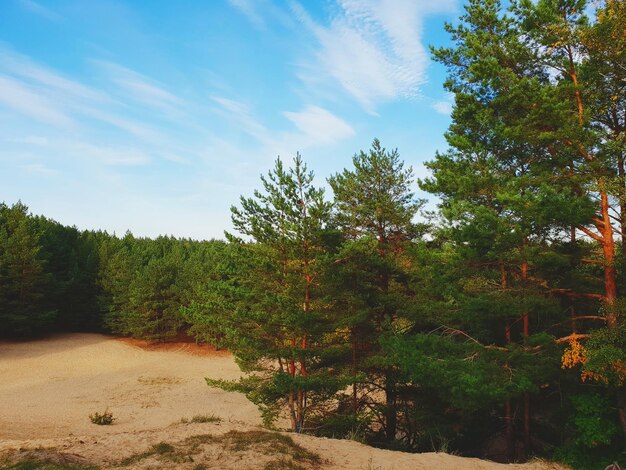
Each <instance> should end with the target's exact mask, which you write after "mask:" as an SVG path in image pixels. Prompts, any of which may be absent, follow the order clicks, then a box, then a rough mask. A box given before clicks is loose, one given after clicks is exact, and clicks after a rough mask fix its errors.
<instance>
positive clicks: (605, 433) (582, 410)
mask: <svg viewBox="0 0 626 470" xmlns="http://www.w3.org/2000/svg"><path fill="white" fill-rule="evenodd" d="M571 401H572V405H573V407H574V410H575V414H574V417H573V420H572V425H573V427H574V430H575V431H574V432H575V436H576V437H575V438H574V442H575V443H576V444H578V445H582V446H585V447H587V448H594V447H599V446H602V445H609V444H611V442H612V440H613V439H614V438H615V437H616V435H617V434H618V432H619V429H618V427H617V424H616V423H615V419H614V417H613V416H612V415H611V413H610V407H611V404H610V403H609V400H608V397H606V396H603V395H601V394H599V393H586V394H584V395H582V394H581V395H573V396H572V397H571Z"/></svg>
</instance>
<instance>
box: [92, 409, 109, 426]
mask: <svg viewBox="0 0 626 470" xmlns="http://www.w3.org/2000/svg"><path fill="white" fill-rule="evenodd" d="M89 419H90V420H91V422H92V423H93V424H98V425H100V426H108V425H109V424H113V421H115V419H116V418H114V417H113V413H111V412H110V411H109V409H108V408H107V409H106V410H104V413H98V412H96V413H94V414H92V415H89Z"/></svg>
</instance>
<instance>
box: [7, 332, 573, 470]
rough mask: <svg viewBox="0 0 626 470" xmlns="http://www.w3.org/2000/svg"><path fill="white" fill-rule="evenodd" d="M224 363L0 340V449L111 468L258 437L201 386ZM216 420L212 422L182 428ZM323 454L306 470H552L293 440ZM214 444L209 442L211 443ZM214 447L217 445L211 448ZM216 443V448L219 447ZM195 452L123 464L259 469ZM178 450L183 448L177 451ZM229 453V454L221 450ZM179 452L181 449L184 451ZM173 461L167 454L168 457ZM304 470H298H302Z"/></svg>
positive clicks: (228, 402)
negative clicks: (104, 416)
mask: <svg viewBox="0 0 626 470" xmlns="http://www.w3.org/2000/svg"><path fill="white" fill-rule="evenodd" d="M239 376H240V371H239V369H238V367H237V365H236V364H235V363H234V361H233V359H232V357H231V356H230V355H228V354H225V353H219V352H218V353H215V352H211V351H209V350H208V349H203V348H198V347H194V346H190V345H177V346H172V345H170V346H169V347H168V348H167V350H163V349H162V348H150V347H146V344H144V343H141V342H133V341H124V340H119V339H114V338H110V337H106V336H102V335H93V334H72V335H64V336H57V337H54V338H51V339H46V340H41V341H32V342H24V343H19V342H3V343H0V453H2V452H4V453H6V452H7V451H11V450H13V451H15V450H17V449H22V450H23V449H34V448H38V447H44V448H54V449H56V452H61V453H63V455H69V456H72V458H75V459H78V460H77V461H85V462H90V463H96V464H98V465H102V466H105V467H106V466H112V465H114V464H116V463H119V461H120V460H121V459H123V458H126V457H128V456H130V455H132V454H137V453H141V452H144V451H145V450H146V449H148V448H150V446H151V445H153V444H156V443H159V442H168V443H173V444H177V443H181V446H182V447H180V449H186V450H189V449H190V447H189V445H188V444H184V445H183V444H182V443H183V442H187V443H188V441H185V439H187V438H190V437H191V436H196V435H201V434H204V435H206V434H209V435H212V436H223V435H224V434H225V433H227V432H229V431H231V432H232V431H236V432H250V431H255V430H256V432H258V431H259V429H260V428H258V426H259V425H260V423H261V420H260V417H259V413H258V411H257V409H256V407H255V406H254V405H252V404H251V403H250V402H248V401H247V400H246V398H245V397H244V396H242V395H240V394H236V393H228V392H224V391H222V390H219V389H214V388H210V387H208V386H207V385H206V383H205V381H204V377H211V378H220V379H236V378H237V377H239ZM107 408H108V410H109V411H111V412H112V413H113V415H114V416H115V417H116V418H117V419H116V421H115V423H114V425H112V426H96V425H94V424H92V423H91V422H90V420H89V415H90V414H92V413H94V412H103V411H104V410H105V409H107ZM195 415H214V416H217V417H219V418H221V421H220V422H219V423H205V424H194V423H181V419H182V418H187V419H189V418H192V417H193V416H195ZM293 438H294V441H295V442H296V443H297V444H300V445H302V446H303V447H304V448H306V449H308V450H310V451H311V452H314V453H317V454H319V455H321V456H322V458H323V461H322V462H321V463H319V462H318V463H316V464H314V465H313V467H311V468H334V469H340V468H341V469H360V468H363V469H372V470H374V469H380V470H383V469H384V470H387V469H388V470H391V469H409V468H410V469H475V470H496V469H511V470H513V469H516V470H517V469H525V470H543V469H557V468H561V467H557V466H554V465H551V464H545V463H540V462H535V463H532V464H526V465H500V464H495V463H491V462H485V461H481V460H478V459H466V458H461V457H455V456H450V455H447V454H435V453H429V454H406V453H401V452H391V451H385V450H380V449H373V448H370V447H367V446H364V445H361V444H359V443H356V442H351V441H339V440H333V439H319V438H313V437H310V436H293ZM216 439H217V438H216ZM214 441H215V442H214ZM220 442H221V443H220ZM220 442H217V441H216V440H215V439H213V440H212V441H211V442H206V443H203V444H202V446H203V447H202V446H200V447H202V451H200V450H198V449H199V447H198V446H196V447H194V449H193V451H194V452H196V454H194V455H196V456H195V460H194V461H193V462H192V461H191V460H189V461H181V460H180V459H179V460H175V459H174V460H172V458H169V460H168V459H167V458H165V457H163V456H158V455H157V456H152V457H149V458H145V459H143V460H141V461H138V462H135V463H134V464H131V465H130V467H128V466H127V467H126V468H190V469H191V468H196V467H195V465H196V464H197V462H198V459H200V460H201V461H203V462H205V463H208V462H211V465H210V466H209V467H208V468H224V469H228V468H236V469H239V470H242V469H246V468H264V466H265V465H266V464H267V462H268V460H267V459H268V458H270V457H268V455H267V452H260V451H258V452H256V453H255V452H248V453H242V452H241V451H234V450H232V446H231V447H228V446H226V447H224V446H225V444H224V442H225V441H220ZM185 446H186V447H185ZM229 449H231V450H229ZM182 451H183V450H181V452H182ZM170 457H171V456H170ZM305 466H306V465H305Z"/></svg>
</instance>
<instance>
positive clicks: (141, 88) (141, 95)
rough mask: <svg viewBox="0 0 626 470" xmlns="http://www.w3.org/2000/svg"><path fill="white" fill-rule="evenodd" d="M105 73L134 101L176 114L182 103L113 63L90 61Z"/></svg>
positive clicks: (151, 83) (129, 70)
mask: <svg viewBox="0 0 626 470" xmlns="http://www.w3.org/2000/svg"><path fill="white" fill-rule="evenodd" d="M92 62H93V63H95V64H96V65H98V66H99V67H100V68H101V69H103V70H104V71H105V73H107V75H108V77H109V79H110V80H111V81H112V82H113V83H115V84H116V85H117V86H118V87H120V88H121V89H122V90H124V91H125V92H126V94H127V95H128V96H129V97H130V98H131V99H134V100H135V101H138V102H141V103H143V104H146V105H148V106H151V107H153V108H158V109H160V110H162V111H166V112H167V113H174V114H175V113H176V112H177V111H178V110H179V107H180V106H181V105H182V104H183V101H182V100H181V99H179V98H178V97H177V96H175V95H174V94H173V93H171V92H169V91H167V90H166V89H165V87H163V86H162V85H160V84H158V83H156V81H155V80H153V79H151V78H149V77H146V76H145V75H142V74H140V73H138V72H136V71H134V70H131V69H129V68H126V67H123V66H121V65H119V64H115V63H113V62H106V61H101V60H92Z"/></svg>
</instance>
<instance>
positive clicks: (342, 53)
mask: <svg viewBox="0 0 626 470" xmlns="http://www.w3.org/2000/svg"><path fill="white" fill-rule="evenodd" d="M460 10H461V6H460V4H459V2H458V1H457V0H438V1H437V2H434V1H430V0H378V1H376V0H336V1H334V0H319V1H302V0H301V1H299V2H298V1H292V0H284V1H282V0H274V1H272V0H223V1H221V0H211V1H196V0H194V1H192V0H189V1H176V2H165V1H148V0H146V1H127V2H120V1H109V0H106V1H104V0H103V1H100V0H55V1H45V0H37V1H35V0H3V1H2V4H1V5H0V141H1V145H0V201H1V200H4V201H5V202H7V203H13V202H16V201H17V200H18V199H21V200H22V201H23V202H24V203H26V204H27V205H28V206H29V207H30V210H31V211H32V212H33V213H36V214H44V215H46V216H48V217H51V218H53V219H55V220H58V221H59V222H62V223H64V224H67V225H76V226H77V227H78V228H81V229H97V228H100V229H105V230H107V231H109V232H113V231H115V232H116V233H118V234H123V233H124V232H125V231H126V230H127V229H130V230H131V231H132V232H133V233H134V234H136V235H140V236H156V235H159V234H171V235H175V236H179V237H193V238H197V239H208V238H212V237H222V234H223V231H224V229H228V228H229V227H230V221H229V219H230V215H229V214H230V212H229V208H230V206H231V205H232V204H236V203H237V201H238V198H239V195H241V194H244V195H250V194H251V192H252V190H253V189H254V188H256V187H259V175H260V174H261V173H264V172H266V171H267V170H268V169H269V168H270V167H271V166H272V165H273V161H274V159H275V158H276V157H277V156H278V155H280V156H281V157H282V158H283V159H284V160H290V159H291V158H292V157H293V155H295V153H296V152H297V151H299V152H300V153H301V154H302V155H303V157H304V159H305V161H306V162H307V164H308V165H309V168H310V169H312V170H313V171H314V172H315V174H316V177H317V180H318V184H319V185H326V183H325V180H326V178H327V177H328V176H330V175H331V174H333V173H336V172H338V171H341V170H342V169H343V168H344V167H348V166H350V165H351V158H352V156H353V155H354V154H355V153H357V152H358V151H359V150H361V149H364V150H366V149H367V148H369V146H370V144H371V142H372V140H373V139H374V138H375V137H377V138H379V139H380V140H381V142H382V144H383V145H384V146H385V147H387V148H396V147H397V148H398V150H399V152H400V155H401V157H402V158H403V159H404V160H405V162H406V163H407V164H409V165H412V166H413V167H414V170H415V173H416V175H418V176H423V175H425V169H424V168H423V166H422V163H423V162H424V161H428V160H431V159H432V158H433V156H434V154H435V151H436V150H438V149H439V150H442V149H445V141H444V139H443V133H444V132H445V130H446V128H447V126H448V124H449V121H450V118H449V114H450V110H451V101H450V97H449V96H448V95H447V94H446V92H445V91H444V89H443V86H442V83H443V81H444V76H445V71H444V70H443V68H442V67H441V66H440V65H439V64H435V63H433V62H432V61H431V60H430V56H429V53H428V45H429V44H433V45H444V44H446V43H447V41H448V37H447V34H446V33H445V32H444V31H443V23H444V22H445V21H454V19H455V18H457V17H458V16H459V14H460ZM416 191H417V186H416ZM418 193H419V192H418ZM329 196H330V194H329ZM420 196H423V195H422V194H420Z"/></svg>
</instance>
